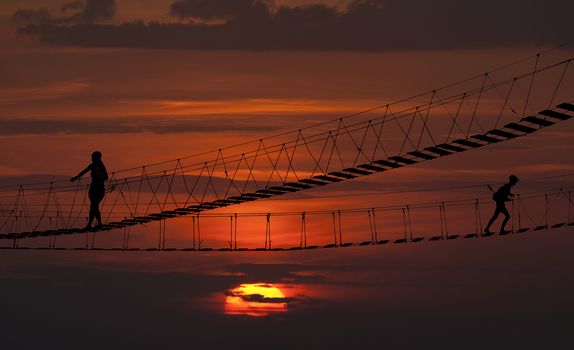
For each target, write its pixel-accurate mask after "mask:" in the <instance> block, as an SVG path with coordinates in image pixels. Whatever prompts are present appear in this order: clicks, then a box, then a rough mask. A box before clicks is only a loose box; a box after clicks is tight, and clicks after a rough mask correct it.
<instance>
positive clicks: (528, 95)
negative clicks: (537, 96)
mask: <svg viewBox="0 0 574 350" xmlns="http://www.w3.org/2000/svg"><path fill="white" fill-rule="evenodd" d="M539 59H540V54H537V55H536V61H535V62H534V70H533V71H532V79H530V86H529V87H528V94H526V102H524V110H523V111H522V118H524V116H525V115H526V109H527V108H528V102H529V100H530V93H531V92H532V86H533V85H534V77H535V76H536V68H538V60H539Z"/></svg>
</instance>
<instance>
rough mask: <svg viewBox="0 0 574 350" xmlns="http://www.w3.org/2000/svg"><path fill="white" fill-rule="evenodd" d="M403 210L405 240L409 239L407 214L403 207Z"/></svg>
mask: <svg viewBox="0 0 574 350" xmlns="http://www.w3.org/2000/svg"><path fill="white" fill-rule="evenodd" d="M401 209H402V210H403V232H404V234H405V242H406V241H407V214H406V211H405V208H404V207H403V208H401Z"/></svg>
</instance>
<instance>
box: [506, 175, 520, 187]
mask: <svg viewBox="0 0 574 350" xmlns="http://www.w3.org/2000/svg"><path fill="white" fill-rule="evenodd" d="M517 182H518V177H517V176H516V175H510V176H509V177H508V183H509V184H510V185H512V186H514V185H516V183H517Z"/></svg>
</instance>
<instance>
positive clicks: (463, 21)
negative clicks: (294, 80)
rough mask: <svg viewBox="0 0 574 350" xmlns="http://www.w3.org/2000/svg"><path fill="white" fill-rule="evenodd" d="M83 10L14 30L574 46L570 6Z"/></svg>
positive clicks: (202, 42)
mask: <svg viewBox="0 0 574 350" xmlns="http://www.w3.org/2000/svg"><path fill="white" fill-rule="evenodd" d="M79 6H80V4H79V3H77V2H73V3H70V4H68V5H67V6H66V5H64V7H63V9H64V8H65V9H66V10H65V11H64V12H68V11H72V12H73V11H75V12H73V13H72V14H71V15H68V16H63V17H62V16H60V17H57V16H55V15H54V14H53V13H50V12H47V11H46V10H20V11H18V12H16V13H15V14H14V20H15V21H16V22H17V23H20V24H21V26H20V28H19V32H20V33H22V34H29V35H33V36H35V37H37V38H39V39H40V40H41V41H43V42H47V43H52V44H58V45H71V46H81V47H133V48H154V49H157V48H162V49H195V50H201V49H209V50H256V51H260V50H313V51H333V50H337V51H362V52H377V51H385V50H397V49H399V50H405V49H407V50H411V49H444V48H471V47H497V46H516V45H531V44H539V45H555V44H559V43H562V42H564V41H567V40H569V39H571V38H570V37H569V35H570V32H571V28H570V20H571V19H570V17H569V14H570V13H572V12H573V11H574V3H572V2H567V1H562V0H550V1H546V2H544V3H542V2H540V1H535V0H528V1H518V0H505V1H495V0H484V1H480V2H473V3H464V4H462V3H461V2H460V1H455V0H437V1H432V2H429V1H423V0H410V1H399V0H353V1H351V2H350V3H349V5H348V6H347V7H346V8H344V9H343V10H341V9H339V8H336V7H331V6H327V5H323V4H312V3H310V4H308V5H305V6H295V7H288V6H279V5H277V4H275V3H274V2H273V1H272V0H265V1H264V0H239V1H231V0H217V1H199V0H178V1H175V2H173V3H172V4H171V6H170V8H169V12H170V14H171V15H172V16H173V17H174V19H178V20H179V22H173V23H159V22H149V23H145V22H144V21H143V20H139V21H133V22H125V23H119V24H102V23H100V21H101V20H108V19H110V18H111V17H112V16H113V13H114V8H115V1H114V0H106V1H101V2H100V1H87V2H86V3H85V5H84V6H83V7H82V8H81V9H77V8H79ZM69 8H71V10H68V9H69Z"/></svg>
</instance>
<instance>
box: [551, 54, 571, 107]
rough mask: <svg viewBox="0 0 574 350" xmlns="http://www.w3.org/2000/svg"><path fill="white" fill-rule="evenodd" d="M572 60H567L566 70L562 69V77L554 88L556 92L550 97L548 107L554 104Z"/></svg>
mask: <svg viewBox="0 0 574 350" xmlns="http://www.w3.org/2000/svg"><path fill="white" fill-rule="evenodd" d="M571 61H572V60H571V59H570V60H568V62H566V66H565V67H564V71H562V75H561V76H560V79H559V80H558V84H557V85H556V89H555V90H554V94H553V95H552V98H551V99H550V103H549V104H548V108H550V107H552V105H553V104H554V99H555V98H556V95H557V94H558V90H559V89H560V85H562V80H564V77H565V76H566V71H567V70H568V67H569V66H570V62H571Z"/></svg>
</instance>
